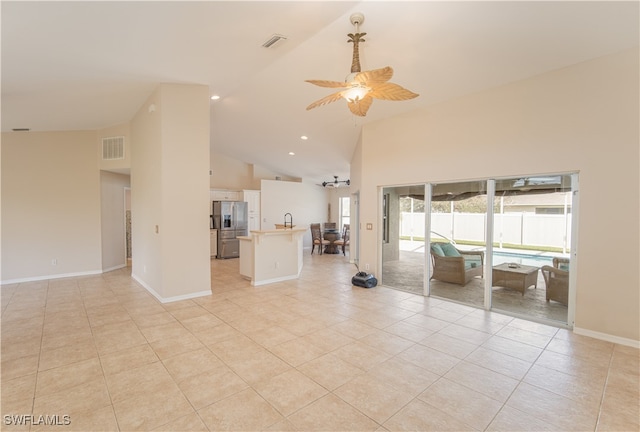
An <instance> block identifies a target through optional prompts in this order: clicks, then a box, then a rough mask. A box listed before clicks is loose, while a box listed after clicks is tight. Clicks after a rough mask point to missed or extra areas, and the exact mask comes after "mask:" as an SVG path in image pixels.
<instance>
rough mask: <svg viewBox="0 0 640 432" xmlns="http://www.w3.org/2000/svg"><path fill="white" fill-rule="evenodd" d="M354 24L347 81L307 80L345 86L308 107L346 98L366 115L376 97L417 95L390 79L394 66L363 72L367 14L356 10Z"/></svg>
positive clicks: (352, 107) (359, 113)
mask: <svg viewBox="0 0 640 432" xmlns="http://www.w3.org/2000/svg"><path fill="white" fill-rule="evenodd" d="M350 21H351V24H353V25H354V26H355V28H356V32H355V33H349V34H348V35H347V36H349V40H348V41H347V42H349V43H353V58H352V60H351V73H350V74H349V75H347V77H346V79H345V81H344V82H339V81H327V80H306V82H308V83H311V84H314V85H317V86H320V87H328V88H343V89H344V90H341V91H339V92H337V93H333V94H331V95H329V96H326V97H324V98H322V99H320V100H317V101H315V102H313V103H312V104H311V105H309V106H308V107H307V110H310V109H313V108H316V107H319V106H322V105H326V104H328V103H331V102H335V101H338V100H340V99H345V100H346V101H347V106H348V107H349V110H350V111H351V112H352V113H353V114H355V115H357V116H360V117H364V116H366V115H367V111H368V110H369V107H371V103H372V102H373V99H374V98H375V99H382V100H393V101H400V100H408V99H413V98H415V97H418V94H416V93H413V92H412V91H409V90H407V89H405V88H404V87H401V86H399V85H398V84H393V83H390V82H388V81H389V80H390V79H391V77H392V76H393V69H392V68H391V67H390V66H387V67H384V68H382V69H374V70H370V71H365V72H361V68H360V42H364V41H365V40H364V39H363V36H365V35H366V33H360V31H359V30H360V24H362V22H363V21H364V15H363V14H361V13H354V14H352V15H351V17H350Z"/></svg>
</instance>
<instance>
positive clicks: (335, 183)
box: [322, 176, 351, 188]
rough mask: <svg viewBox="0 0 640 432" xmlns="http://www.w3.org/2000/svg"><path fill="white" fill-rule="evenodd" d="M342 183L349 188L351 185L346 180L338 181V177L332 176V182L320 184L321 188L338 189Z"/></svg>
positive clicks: (349, 181)
mask: <svg viewBox="0 0 640 432" xmlns="http://www.w3.org/2000/svg"><path fill="white" fill-rule="evenodd" d="M342 183H344V184H345V185H347V186H349V185H350V184H351V180H349V179H347V180H338V176H333V181H332V182H322V187H331V188H337V187H340V184H342Z"/></svg>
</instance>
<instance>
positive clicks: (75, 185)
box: [0, 131, 102, 283]
mask: <svg viewBox="0 0 640 432" xmlns="http://www.w3.org/2000/svg"><path fill="white" fill-rule="evenodd" d="M96 141H97V136H96V133H95V131H77V132H8V133H3V134H2V198H1V199H2V240H1V244H2V275H1V276H0V279H1V280H2V282H3V283H7V282H10V281H20V280H29V279H47V278H52V277H62V276H70V275H80V274H90V273H99V272H100V271H101V268H102V263H101V259H100V254H101V252H100V172H99V170H98V158H97V155H96ZM54 259H55V260H56V265H52V260H54Z"/></svg>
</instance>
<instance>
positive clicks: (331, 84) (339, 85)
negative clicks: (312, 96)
mask: <svg viewBox="0 0 640 432" xmlns="http://www.w3.org/2000/svg"><path fill="white" fill-rule="evenodd" d="M305 82H308V83H311V84H314V85H317V86H320V87H329V88H342V87H346V84H345V83H344V82H340V81H328V80H305Z"/></svg>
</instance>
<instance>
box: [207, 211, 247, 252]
mask: <svg viewBox="0 0 640 432" xmlns="http://www.w3.org/2000/svg"><path fill="white" fill-rule="evenodd" d="M247 226H248V216H247V203H246V202H244V201H214V202H213V227H214V228H215V229H217V230H218V256H217V257H218V258H221V259H222V258H238V257H239V256H240V240H238V236H246V235H247V233H248V230H247Z"/></svg>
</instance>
